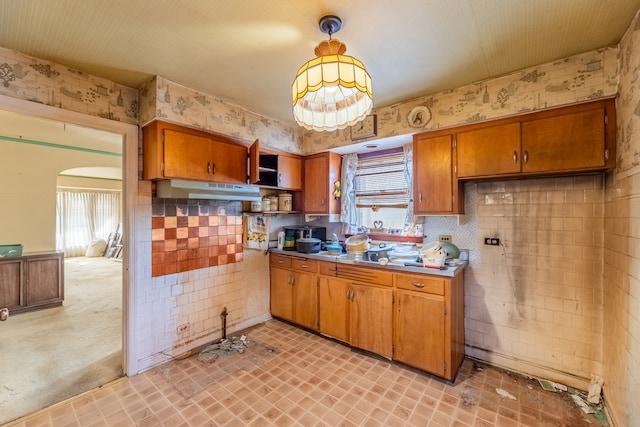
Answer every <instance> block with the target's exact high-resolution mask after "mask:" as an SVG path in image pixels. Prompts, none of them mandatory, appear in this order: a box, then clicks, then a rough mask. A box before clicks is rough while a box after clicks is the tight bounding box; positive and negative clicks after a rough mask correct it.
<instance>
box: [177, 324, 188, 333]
mask: <svg viewBox="0 0 640 427" xmlns="http://www.w3.org/2000/svg"><path fill="white" fill-rule="evenodd" d="M189 329H190V326H189V324H188V323H185V324H184V325H180V326H178V328H177V330H176V332H178V334H185V333H187V332H189Z"/></svg>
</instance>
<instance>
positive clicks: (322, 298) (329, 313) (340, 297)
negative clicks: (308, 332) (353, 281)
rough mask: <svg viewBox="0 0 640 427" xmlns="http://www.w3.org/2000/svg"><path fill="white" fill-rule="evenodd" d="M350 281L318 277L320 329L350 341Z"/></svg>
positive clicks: (344, 340) (322, 332) (325, 333)
mask: <svg viewBox="0 0 640 427" xmlns="http://www.w3.org/2000/svg"><path fill="white" fill-rule="evenodd" d="M348 292H349V282H348V281H346V280H343V279H336V278H330V277H325V276H320V277H319V278H318V329H319V331H320V333H321V334H323V335H327V336H329V337H331V338H335V339H337V340H340V341H343V342H349V299H348V298H347V296H348Z"/></svg>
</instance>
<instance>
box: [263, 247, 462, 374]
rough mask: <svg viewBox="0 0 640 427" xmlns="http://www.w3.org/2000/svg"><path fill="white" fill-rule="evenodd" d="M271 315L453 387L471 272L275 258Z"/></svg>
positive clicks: (460, 351) (458, 361)
mask: <svg viewBox="0 0 640 427" xmlns="http://www.w3.org/2000/svg"><path fill="white" fill-rule="evenodd" d="M270 262H271V314H272V315H273V316H274V317H278V318H281V319H284V320H288V321H290V322H293V323H296V324H298V325H301V326H304V327H306V328H309V329H313V330H317V331H319V332H320V333H321V334H322V335H325V336H327V337H331V338H334V339H337V340H339V341H342V342H345V343H348V344H349V345H351V346H352V347H355V348H358V349H362V350H366V351H369V352H372V353H375V354H378V355H380V356H383V357H386V358H389V359H393V360H396V361H398V362H401V363H404V364H406V365H409V366H412V367H415V368H417V369H421V370H423V371H426V372H429V373H432V374H434V375H437V376H439V377H442V378H445V379H447V380H450V381H453V380H454V379H455V377H456V374H457V372H458V369H459V367H460V365H461V364H462V361H463V359H464V271H461V272H458V273H457V274H456V275H455V276H453V277H445V276H439V275H434V274H420V273H405V272H401V271H400V272H399V271H395V270H385V269H381V268H375V267H368V266H362V265H351V264H343V263H339V262H338V263H336V262H326V261H316V260H312V259H306V258H302V257H296V256H289V255H281V254H276V253H272V254H271V261H270Z"/></svg>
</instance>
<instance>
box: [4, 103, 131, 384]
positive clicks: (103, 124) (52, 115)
mask: <svg viewBox="0 0 640 427" xmlns="http://www.w3.org/2000/svg"><path fill="white" fill-rule="evenodd" d="M0 109H2V110H6V111H12V112H15V113H21V114H25V115H29V116H34V117H39V118H43V119H49V120H56V121H60V122H64V123H71V124H74V125H78V126H84V127H88V128H93V129H98V130H102V131H107V132H112V133H116V134H120V135H121V136H122V147H123V149H122V154H123V156H122V157H123V160H122V171H123V174H122V175H123V177H122V178H123V183H124V185H123V188H122V189H123V191H124V206H123V217H124V219H125V221H124V224H123V242H124V245H123V246H124V256H123V259H122V267H123V268H122V271H123V274H122V298H123V302H122V306H123V310H122V315H123V319H122V353H123V361H122V368H123V371H124V374H125V375H127V376H130V375H135V374H137V373H138V357H137V352H136V335H137V331H136V328H135V319H136V314H137V310H136V303H137V301H136V292H135V291H134V289H133V284H134V283H136V280H135V279H136V276H137V275H139V274H138V271H137V270H139V268H136V267H137V266H140V265H141V264H140V259H141V255H142V253H141V251H140V248H139V247H137V245H136V244H135V241H136V236H137V233H138V227H137V224H136V213H137V209H138V126H137V125H132V124H128V123H122V122H116V121H113V120H107V119H103V118H100V117H95V116H90V115H88V114H83V113H78V112H75V111H70V110H63V109H61V108H56V107H52V106H49V105H44V104H39V103H37V102H33V101H26V100H23V99H18V98H11V97H8V96H6V95H0Z"/></svg>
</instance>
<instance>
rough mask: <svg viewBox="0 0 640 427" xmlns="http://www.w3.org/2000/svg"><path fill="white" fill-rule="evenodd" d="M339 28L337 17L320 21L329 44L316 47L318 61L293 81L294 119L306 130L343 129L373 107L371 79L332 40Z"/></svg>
mask: <svg viewBox="0 0 640 427" xmlns="http://www.w3.org/2000/svg"><path fill="white" fill-rule="evenodd" d="M341 27H342V21H341V20H340V18H338V17H337V16H333V15H328V16H324V17H322V18H321V19H320V30H321V31H322V32H323V33H327V34H329V40H326V41H323V42H321V43H320V44H319V45H318V46H317V47H316V49H315V54H316V56H317V57H316V58H313V59H311V60H310V61H308V62H307V63H305V64H304V65H303V66H302V67H300V69H299V70H298V73H297V74H296V78H295V80H294V81H293V85H292V87H291V89H292V92H293V116H294V118H295V119H296V122H297V123H298V124H299V125H300V126H304V127H305V128H306V129H310V130H316V131H321V132H322V131H333V130H336V129H344V128H345V127H347V126H351V125H354V124H356V123H358V122H359V121H361V120H362V119H364V118H365V117H367V115H369V113H370V112H371V108H372V107H373V93H372V92H371V76H370V75H369V73H368V72H367V69H366V68H365V66H364V64H363V63H362V62H360V61H358V60H357V59H356V58H354V57H352V56H348V55H344V53H345V52H346V50H347V46H346V45H345V44H344V43H342V42H340V41H339V40H332V39H331V35H332V34H333V33H335V32H337V31H338V30H340V28H341Z"/></svg>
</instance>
